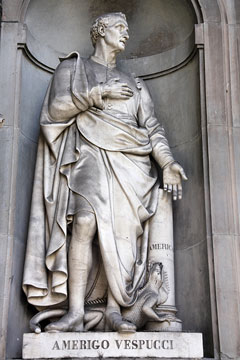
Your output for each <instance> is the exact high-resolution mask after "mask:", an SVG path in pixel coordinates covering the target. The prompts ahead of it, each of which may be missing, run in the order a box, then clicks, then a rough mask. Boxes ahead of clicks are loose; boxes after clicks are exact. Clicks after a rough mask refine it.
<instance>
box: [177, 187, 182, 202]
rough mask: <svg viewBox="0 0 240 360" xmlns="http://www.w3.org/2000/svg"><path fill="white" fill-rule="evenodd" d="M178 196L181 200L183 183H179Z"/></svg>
mask: <svg viewBox="0 0 240 360" xmlns="http://www.w3.org/2000/svg"><path fill="white" fill-rule="evenodd" d="M177 196H178V199H179V200H181V199H182V185H181V184H179V185H178V190H177Z"/></svg>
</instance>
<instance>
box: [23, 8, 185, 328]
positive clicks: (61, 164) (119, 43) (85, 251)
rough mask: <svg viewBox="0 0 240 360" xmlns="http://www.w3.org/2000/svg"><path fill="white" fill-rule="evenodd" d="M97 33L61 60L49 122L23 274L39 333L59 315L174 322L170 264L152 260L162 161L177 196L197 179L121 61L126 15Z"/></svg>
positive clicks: (100, 324)
mask: <svg viewBox="0 0 240 360" xmlns="http://www.w3.org/2000/svg"><path fill="white" fill-rule="evenodd" d="M91 39H92V43H93V46H94V53H93V55H92V56H91V57H90V58H89V59H83V58H81V57H80V55H79V54H78V53H77V52H72V53H71V54H69V55H68V56H67V57H66V58H64V59H61V62H60V64H59V66H58V67H57V69H56V71H55V74H54V76H53V78H52V81H51V83H50V85H49V88H48V91H47V94H46V98H45V101H44V104H43V109H42V114H41V119H40V122H41V133H40V138H39V146H38V154H37V163H36V170H35V180H34V187H33V197H32V207H31V216H30V222H29V234H28V243H27V251H26V260H25V269H24V277H23V289H24V292H25V294H26V296H27V299H28V301H29V303H30V304H33V305H34V306H35V307H36V308H37V309H38V310H39V313H38V314H37V315H36V317H35V319H34V321H32V329H36V328H37V331H36V332H39V331H40V330H39V329H40V328H39V326H38V325H37V326H36V324H37V323H38V322H39V321H40V320H42V319H45V318H48V317H50V316H51V317H54V316H55V317H58V319H57V320H56V321H53V322H51V323H50V324H49V325H47V326H46V328H45V331H49V332H58V331H59V332H65V331H84V330H85V331H86V330H88V329H90V328H95V329H105V330H106V329H107V330H113V331H118V332H134V331H136V329H137V328H141V327H142V326H144V324H145V323H146V321H147V319H148V318H149V319H154V320H155V321H170V319H168V317H167V316H165V317H164V316H160V315H158V314H157V313H156V312H155V311H154V307H155V306H156V305H157V304H159V303H161V301H162V302H164V299H163V298H164V294H165V293H164V279H163V269H162V267H163V266H162V264H160V262H159V263H158V262H155V263H154V264H152V265H151V267H150V269H149V267H148V241H149V231H150V220H151V219H152V218H153V217H154V214H155V213H156V209H157V206H158V193H159V185H160V184H159V179H158V175H157V169H156V166H155V163H156V164H157V165H158V166H160V167H161V168H162V169H163V183H164V184H163V188H164V190H165V191H166V192H170V193H172V196H173V200H177V199H181V197H182V185H181V182H182V180H186V179H187V178H186V175H185V173H184V170H183V168H182V167H181V166H180V165H179V164H178V163H177V162H176V161H175V160H174V158H173V156H172V153H171V150H170V148H169V145H168V141H167V139H166V137H165V133H164V129H163V127H162V125H161V124H160V122H159V120H158V119H157V118H156V116H155V114H154V106H153V102H152V99H151V96H150V94H149V92H148V90H147V87H146V85H145V84H144V82H143V81H142V80H140V79H139V78H135V77H134V76H132V75H131V74H127V73H123V72H121V71H119V70H118V68H117V67H116V57H117V55H118V53H120V52H121V51H124V49H125V46H126V42H127V40H128V39H129V34H128V24H127V21H126V17H125V15H124V14H122V13H111V14H106V15H103V16H100V17H99V18H97V20H96V21H95V22H94V24H93V26H92V28H91ZM153 159H154V161H153ZM160 290H161V291H162V294H161V295H160V293H161V291H160ZM162 296H163V298H162ZM161 299H162V300H161ZM134 319H135V320H136V321H135V320H134Z"/></svg>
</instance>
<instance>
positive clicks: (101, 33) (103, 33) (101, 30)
mask: <svg viewBox="0 0 240 360" xmlns="http://www.w3.org/2000/svg"><path fill="white" fill-rule="evenodd" d="M98 33H99V35H100V36H102V37H104V36H105V27H104V26H103V25H99V27H98Z"/></svg>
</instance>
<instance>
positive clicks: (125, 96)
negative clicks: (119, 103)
mask: <svg viewBox="0 0 240 360" xmlns="http://www.w3.org/2000/svg"><path fill="white" fill-rule="evenodd" d="M131 96H132V95H123V94H121V95H120V96H119V98H120V99H126V100H128V99H130V97H131Z"/></svg>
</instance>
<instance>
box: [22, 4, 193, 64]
mask: <svg viewBox="0 0 240 360" xmlns="http://www.w3.org/2000/svg"><path fill="white" fill-rule="evenodd" d="M113 11H122V12H124V13H125V14H126V16H127V20H128V22H129V29H130V31H129V32H130V41H129V43H128V44H127V47H126V51H125V53H124V57H125V58H127V59H130V58H136V57H138V58H139V57H145V56H151V55H156V54H158V53H160V52H164V51H167V50H169V49H172V48H175V47H176V46H178V45H179V44H181V43H182V42H183V41H184V40H185V39H186V38H188V37H189V35H190V34H191V33H192V31H193V28H194V24H195V23H196V17H195V13H194V9H193V7H192V5H191V1H190V0H181V1H179V0H148V1H146V0H118V1H116V2H113V1H112V0H105V1H101V0H88V1H86V0H67V1H66V0H51V1H48V0H41V1H39V0H31V1H30V2H29V5H28V9H27V12H26V16H25V21H24V22H25V23H26V25H27V28H28V31H29V33H31V37H32V39H33V38H34V39H35V41H36V42H38V43H39V44H40V45H41V49H43V47H47V48H48V49H52V51H53V52H56V53H65V54H67V53H69V52H71V51H73V50H78V51H79V52H80V53H81V55H82V56H88V55H89V54H91V53H92V51H93V48H92V45H91V42H90V39H89V29H90V26H91V24H92V22H93V21H94V19H95V18H96V17H97V16H99V15H101V14H103V13H107V12H113Z"/></svg>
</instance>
